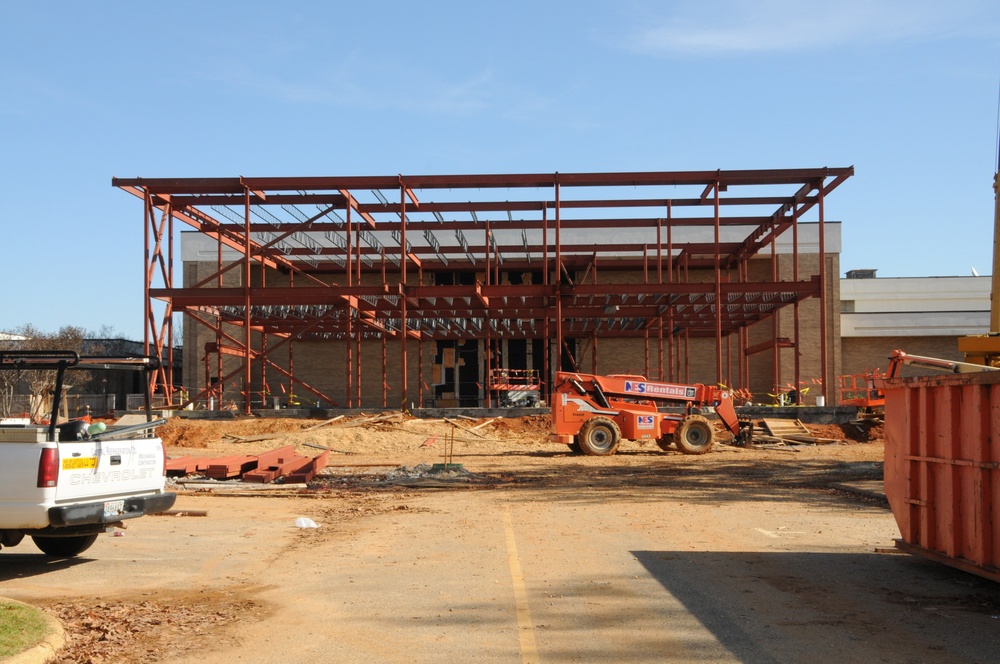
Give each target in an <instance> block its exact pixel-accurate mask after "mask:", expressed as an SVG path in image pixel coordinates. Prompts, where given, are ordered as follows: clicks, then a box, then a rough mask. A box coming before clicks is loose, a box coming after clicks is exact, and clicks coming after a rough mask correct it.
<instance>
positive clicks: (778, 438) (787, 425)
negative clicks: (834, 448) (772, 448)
mask: <svg viewBox="0 0 1000 664" xmlns="http://www.w3.org/2000/svg"><path fill="white" fill-rule="evenodd" d="M753 440H754V444H755V445H754V446H755V447H759V445H758V443H764V444H768V443H770V444H774V445H829V444H832V443H839V442H841V441H840V440H838V439H836V438H820V437H818V436H814V435H812V434H811V433H810V432H809V429H807V428H806V425H805V424H803V423H802V422H801V421H800V420H786V419H764V420H761V422H760V426H755V427H754V432H753Z"/></svg>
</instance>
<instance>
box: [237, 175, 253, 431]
mask: <svg viewBox="0 0 1000 664" xmlns="http://www.w3.org/2000/svg"><path fill="white" fill-rule="evenodd" d="M243 205H244V208H243V214H244V219H245V221H246V226H247V227H246V231H245V238H246V240H245V242H246V245H245V247H244V252H245V253H244V254H243V258H242V259H240V260H241V261H242V267H243V275H242V276H243V306H244V307H245V309H244V315H243V337H244V341H243V347H244V349H245V351H246V356H245V357H244V359H243V413H244V414H246V415H249V414H250V412H251V410H252V408H251V399H250V397H251V394H250V385H251V383H252V382H253V381H252V378H251V376H252V374H251V367H250V350H251V348H252V347H253V327H252V325H251V320H250V314H251V309H250V304H251V300H250V288H251V286H252V284H251V283H250V257H251V256H252V255H253V254H252V251H251V249H252V247H251V240H250V189H246V191H245V192H244V194H243Z"/></svg>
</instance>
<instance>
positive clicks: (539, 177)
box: [112, 167, 854, 194]
mask: <svg viewBox="0 0 1000 664" xmlns="http://www.w3.org/2000/svg"><path fill="white" fill-rule="evenodd" d="M853 171H854V169H853V167H846V168H792V169H756V170H714V171H643V172H610V173H517V174H471V175H390V176H331V177H325V176H319V177H264V178H250V177H240V178H234V177H230V178H183V179H172V178H114V179H113V180H112V185H113V186H115V187H120V188H121V187H129V186H131V187H146V188H148V189H149V190H150V191H152V192H154V193H156V194H184V193H191V192H192V186H194V187H195V192H196V193H204V194H241V193H243V191H244V189H247V190H251V191H258V192H274V191H299V190H306V191H309V190H321V191H338V190H341V189H348V190H350V189H365V190H368V189H395V188H397V187H399V186H400V185H401V184H403V185H404V186H405V187H407V188H409V189H411V190H418V191H419V190H421V189H462V188H468V189H492V188H496V189H508V188H511V189H512V188H529V189H542V188H545V187H551V186H553V185H555V184H556V182H559V183H560V184H562V185H563V186H567V187H616V186H644V185H646V186H650V185H664V186H678V185H710V184H713V183H715V182H719V183H721V184H722V185H726V186H733V185H768V184H771V185H778V184H798V183H800V182H803V181H807V182H809V181H822V180H823V179H825V178H827V177H834V178H838V179H841V180H842V179H846V177H849V176H850V175H851V174H853Z"/></svg>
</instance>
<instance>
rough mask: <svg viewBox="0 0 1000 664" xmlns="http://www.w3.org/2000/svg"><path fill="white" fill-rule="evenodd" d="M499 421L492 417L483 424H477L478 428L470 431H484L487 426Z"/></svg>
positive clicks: (475, 427)
mask: <svg viewBox="0 0 1000 664" xmlns="http://www.w3.org/2000/svg"><path fill="white" fill-rule="evenodd" d="M498 419H499V418H496V417H491V418H490V419H488V420H486V421H485V422H483V423H482V424H477V425H476V426H474V427H472V428H471V429H469V431H476V430H477V429H482V428H483V427H484V426H486V425H487V424H492V423H493V422H496V421H497V420H498Z"/></svg>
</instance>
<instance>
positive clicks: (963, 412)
mask: <svg viewBox="0 0 1000 664" xmlns="http://www.w3.org/2000/svg"><path fill="white" fill-rule="evenodd" d="M998 468H1000V372H989V373H976V374H964V375H948V376H930V377H928V376H923V377H918V378H900V379H894V380H890V381H886V390H885V493H886V497H887V498H888V500H889V505H890V507H891V508H892V513H893V515H894V516H895V518H896V525H897V526H898V527H899V532H900V534H901V535H902V540H901V548H904V549H906V550H910V551H913V552H916V553H921V554H923V555H927V556H928V557H931V558H934V559H936V560H940V561H941V562H944V563H946V564H949V565H953V566H955V567H959V568H962V569H966V570H968V571H971V572H974V573H976V574H980V575H982V576H986V577H988V578H991V579H994V580H996V581H1000V532H998V530H1000V528H998V526H1000V523H995V519H996V520H1000V470H998Z"/></svg>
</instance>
